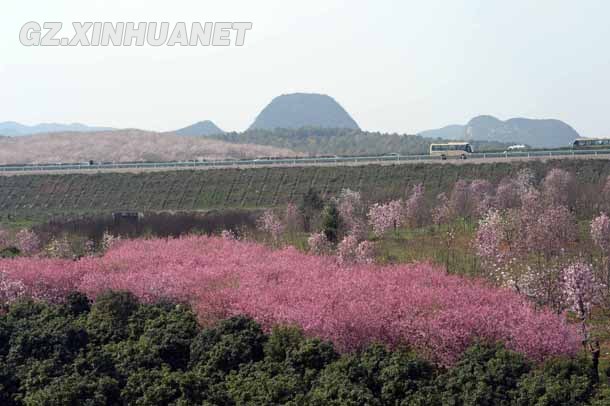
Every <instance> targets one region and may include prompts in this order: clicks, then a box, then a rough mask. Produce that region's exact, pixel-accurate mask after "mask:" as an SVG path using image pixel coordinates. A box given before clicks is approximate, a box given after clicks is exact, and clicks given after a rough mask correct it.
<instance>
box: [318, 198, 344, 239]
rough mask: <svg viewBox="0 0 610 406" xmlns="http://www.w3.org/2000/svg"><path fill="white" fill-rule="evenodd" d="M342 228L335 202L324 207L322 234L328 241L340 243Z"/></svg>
mask: <svg viewBox="0 0 610 406" xmlns="http://www.w3.org/2000/svg"><path fill="white" fill-rule="evenodd" d="M340 228H341V217H340V216H339V210H338V209H337V205H336V204H335V202H334V201H331V202H329V203H328V204H327V205H326V207H324V212H323V213H322V232H323V233H324V235H326V238H327V239H328V241H330V242H331V243H333V244H336V243H337V242H338V241H339V229H340Z"/></svg>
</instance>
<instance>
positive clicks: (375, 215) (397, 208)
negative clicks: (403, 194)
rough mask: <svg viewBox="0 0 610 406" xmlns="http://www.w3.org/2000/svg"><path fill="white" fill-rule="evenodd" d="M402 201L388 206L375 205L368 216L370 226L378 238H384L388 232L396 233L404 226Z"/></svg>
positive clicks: (387, 204) (390, 203)
mask: <svg viewBox="0 0 610 406" xmlns="http://www.w3.org/2000/svg"><path fill="white" fill-rule="evenodd" d="M402 211H403V209H402V201H400V200H393V201H391V202H389V203H386V204H380V203H375V204H374V205H372V206H371V207H370V208H369V212H368V214H367V217H368V220H369V224H370V225H371V227H372V228H373V233H375V235H376V236H377V237H382V236H383V235H384V234H385V233H386V232H387V231H388V230H390V229H394V230H395V231H396V230H397V229H398V227H400V226H401V225H402Z"/></svg>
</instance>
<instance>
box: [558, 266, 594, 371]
mask: <svg viewBox="0 0 610 406" xmlns="http://www.w3.org/2000/svg"><path fill="white" fill-rule="evenodd" d="M563 292H564V294H565V297H566V301H567V304H568V306H569V307H570V309H571V310H572V311H573V312H574V313H576V315H577V316H578V317H579V319H580V322H581V323H580V324H581V333H582V342H583V345H584V346H585V347H587V346H588V347H589V350H590V351H591V354H592V358H593V369H594V370H595V374H594V375H596V376H597V370H598V366H599V355H600V346H599V342H598V341H597V340H595V339H592V338H591V335H590V333H589V329H588V328H587V320H588V319H589V318H590V317H591V310H592V308H593V305H594V304H596V303H598V302H599V298H600V296H599V292H600V285H599V283H598V282H597V280H596V278H595V274H594V273H593V269H592V268H591V266H589V265H587V264H585V263H583V262H577V263H574V264H571V265H569V266H568V267H566V268H565V269H564V270H563Z"/></svg>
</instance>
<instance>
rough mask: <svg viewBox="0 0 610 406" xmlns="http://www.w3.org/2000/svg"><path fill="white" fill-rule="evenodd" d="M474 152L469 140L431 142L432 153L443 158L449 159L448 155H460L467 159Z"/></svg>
mask: <svg viewBox="0 0 610 406" xmlns="http://www.w3.org/2000/svg"><path fill="white" fill-rule="evenodd" d="M472 152H473V150H472V147H471V146H470V144H469V143H467V142H448V143H446V144H430V155H431V156H440V157H441V159H447V157H460V158H461V159H466V158H468V155H470V154H472Z"/></svg>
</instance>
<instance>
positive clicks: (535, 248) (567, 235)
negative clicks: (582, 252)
mask: <svg viewBox="0 0 610 406" xmlns="http://www.w3.org/2000/svg"><path fill="white" fill-rule="evenodd" d="M522 212H523V213H525V219H526V221H524V222H523V223H524V230H525V242H526V244H527V247H528V251H529V252H531V253H533V254H535V255H537V256H538V257H543V258H544V259H546V260H547V261H548V260H550V259H551V258H552V257H557V256H561V255H563V254H564V253H565V250H566V247H567V246H568V245H569V244H570V243H573V242H574V241H575V240H576V236H577V224H576V219H575V218H574V215H573V214H572V213H571V212H570V211H569V210H568V209H567V208H566V207H565V206H556V207H548V208H546V209H545V210H544V211H543V212H542V213H540V214H538V215H537V216H536V218H535V219H533V218H531V217H530V216H529V215H528V208H524V209H523V210H522Z"/></svg>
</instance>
